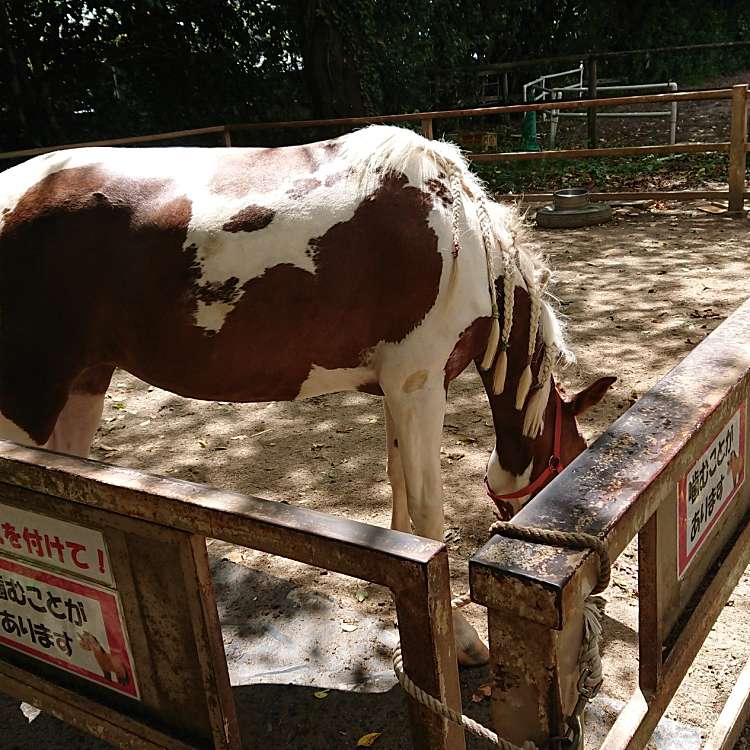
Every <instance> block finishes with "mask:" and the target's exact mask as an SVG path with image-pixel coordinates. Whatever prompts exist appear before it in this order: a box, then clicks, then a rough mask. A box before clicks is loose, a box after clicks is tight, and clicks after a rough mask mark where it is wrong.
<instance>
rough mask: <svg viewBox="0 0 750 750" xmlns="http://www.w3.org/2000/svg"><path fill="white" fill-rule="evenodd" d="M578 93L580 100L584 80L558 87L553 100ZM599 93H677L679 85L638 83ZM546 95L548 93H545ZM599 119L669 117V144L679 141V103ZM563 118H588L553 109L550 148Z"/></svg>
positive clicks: (605, 114)
mask: <svg viewBox="0 0 750 750" xmlns="http://www.w3.org/2000/svg"><path fill="white" fill-rule="evenodd" d="M569 91H572V92H578V98H579V99H580V98H581V97H582V95H583V92H584V91H586V88H585V87H584V85H583V78H582V79H581V81H580V82H579V83H574V84H571V85H569V86H556V87H554V88H553V89H552V90H551V98H552V100H553V101H554V100H560V101H561V100H562V99H563V96H564V95H565V93H566V92H569ZM599 91H670V92H676V91H677V84H676V83H675V82H674V81H668V82H666V83H637V84H630V85H622V86H597V92H599ZM545 93H546V92H545ZM596 116H597V117H623V118H627V117H641V118H654V117H668V118H669V143H670V144H672V145H674V144H675V143H676V141H677V102H676V101H673V102H671V104H670V107H669V109H667V110H657V111H651V112H597V113H596ZM561 117H586V113H585V112H561V111H560V110H559V109H553V110H552V111H551V115H550V132H549V144H550V148H554V147H555V142H556V140H557V128H558V124H559V122H560V118H561Z"/></svg>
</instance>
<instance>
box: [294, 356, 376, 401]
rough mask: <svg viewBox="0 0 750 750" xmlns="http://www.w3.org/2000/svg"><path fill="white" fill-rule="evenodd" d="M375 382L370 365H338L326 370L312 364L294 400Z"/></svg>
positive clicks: (353, 389)
mask: <svg viewBox="0 0 750 750" xmlns="http://www.w3.org/2000/svg"><path fill="white" fill-rule="evenodd" d="M374 382H377V376H376V375H375V372H374V371H373V370H372V369H371V368H370V367H339V368H336V369H333V370H327V369H326V368H325V367H320V366H318V365H313V366H312V367H311V368H310V372H309V373H308V375H307V378H306V379H305V382H304V383H302V385H301V386H300V389H299V393H298V394H297V397H296V398H295V401H302V400H303V399H306V398H311V397H312V396H320V395H322V394H324V393H335V392H337V391H356V390H357V389H358V388H360V387H361V386H364V385H367V384H368V383H374Z"/></svg>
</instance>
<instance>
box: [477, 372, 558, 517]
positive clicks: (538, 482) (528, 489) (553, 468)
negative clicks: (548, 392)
mask: <svg viewBox="0 0 750 750" xmlns="http://www.w3.org/2000/svg"><path fill="white" fill-rule="evenodd" d="M553 388H554V385H553ZM561 442H562V400H561V398H560V394H559V393H558V392H557V388H555V439H554V443H553V445H552V455H551V456H550V457H549V462H548V463H547V468H546V469H545V470H544V471H543V472H542V473H541V474H540V475H539V476H538V477H537V478H536V479H535V480H534V481H533V482H531V483H530V484H527V485H526V486H525V487H523V488H522V489H520V490H516V491H515V492H508V493H505V494H498V493H496V492H493V491H492V488H491V487H490V484H489V482H488V481H487V476H486V475H485V477H484V483H485V485H486V487H487V495H488V496H489V497H491V498H492V499H493V500H494V501H495V505H496V506H497V509H498V510H499V511H500V514H501V517H502V518H503V520H504V521H508V520H510V518H511V516H512V515H513V513H512V511H511V509H510V503H506V502H503V501H504V500H516V499H518V498H519V497H524V496H525V495H531V494H533V493H534V492H536V491H537V490H539V489H541V488H542V487H544V485H545V484H546V483H547V482H548V481H549V480H550V479H552V478H553V477H555V476H557V474H559V473H560V472H561V471H562V470H563V469H564V468H565V466H564V465H563V462H562V460H561V458H560V444H561Z"/></svg>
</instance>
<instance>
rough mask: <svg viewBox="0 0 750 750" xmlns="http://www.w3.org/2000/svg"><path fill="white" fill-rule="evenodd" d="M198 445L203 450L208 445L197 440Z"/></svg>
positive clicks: (203, 441)
mask: <svg viewBox="0 0 750 750" xmlns="http://www.w3.org/2000/svg"><path fill="white" fill-rule="evenodd" d="M198 445H200V447H201V448H205V447H206V446H207V445H208V443H207V442H206V441H205V440H202V439H201V440H198Z"/></svg>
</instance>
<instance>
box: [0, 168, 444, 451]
mask: <svg viewBox="0 0 750 750" xmlns="http://www.w3.org/2000/svg"><path fill="white" fill-rule="evenodd" d="M178 187H179V186H177V185H176V184H175V183H174V182H172V181H171V180H168V179H165V180H155V179H141V180H136V179H132V178H124V177H121V176H113V175H111V174H108V173H106V172H105V171H104V170H102V169H98V168H96V167H83V168H75V169H69V170H62V171H60V172H57V173H55V174H54V175H50V176H49V177H47V178H45V179H44V180H42V181H40V182H39V183H38V184H37V185H35V186H34V187H33V188H31V189H30V190H29V191H28V192H27V193H26V194H25V195H24V196H22V198H21V200H20V201H19V203H18V204H17V206H16V208H15V209H14V210H13V211H12V212H11V213H10V214H8V217H7V223H6V225H5V227H4V228H3V230H2V232H1V233H0V323H2V325H1V326H0V351H1V352H2V354H3V356H2V358H0V410H2V412H3V414H4V415H5V416H6V417H8V418H9V419H11V420H12V421H13V422H14V423H15V424H17V425H18V426H19V427H21V429H23V430H25V431H26V432H27V433H28V434H29V435H30V436H31V437H32V439H33V440H34V441H35V442H37V443H40V444H43V443H45V442H46V440H47V439H48V438H49V435H50V433H51V432H52V429H53V427H54V425H55V422H56V420H57V417H58V415H59V413H60V411H61V410H62V408H63V406H64V404H65V402H66V400H67V396H68V393H69V391H70V389H71V386H72V384H73V382H74V381H75V380H76V378H77V377H78V376H79V375H80V373H82V372H84V371H85V370H88V369H89V368H91V367H95V366H97V365H105V364H106V365H108V366H113V365H115V366H119V367H122V368H123V369H125V370H127V371H128V372H131V373H132V374H133V375H135V376H136V377H139V378H141V379H142V380H145V381H147V382H149V383H152V384H154V385H156V386H159V387H161V388H164V389H166V390H169V391H172V392H174V393H178V394H180V395H184V396H189V397H193V398H201V399H208V400H221V401H272V400H290V399H293V398H295V397H296V396H297V395H298V393H299V389H300V386H301V385H302V383H303V382H304V381H305V380H306V378H307V376H308V374H309V372H310V370H311V368H312V365H313V364H317V365H319V366H320V367H324V368H326V369H336V368H351V367H357V366H360V365H361V363H362V362H363V361H364V360H365V359H366V357H367V353H368V352H369V351H370V350H372V348H373V347H375V346H377V344H378V343H380V342H381V341H388V342H399V341H401V340H403V338H404V337H405V336H407V335H408V334H409V333H410V332H411V331H412V330H414V328H416V327H417V326H418V325H419V324H420V322H421V321H422V320H423V319H424V317H425V315H426V314H427V313H428V312H429V310H430V309H431V308H432V306H433V305H434V303H435V300H436V298H437V295H438V291H439V284H440V276H441V271H442V262H443V261H442V257H441V255H440V253H439V252H438V238H437V235H436V234H435V232H434V230H433V229H432V228H431V227H430V225H429V221H428V219H429V212H430V209H431V205H432V200H431V197H430V196H429V195H427V194H425V193H423V192H422V191H421V190H419V189H417V188H415V187H413V186H410V185H408V182H407V179H406V178H405V177H403V176H399V175H390V176H389V177H387V178H386V179H385V180H384V181H383V183H382V185H381V186H380V187H379V189H377V190H376V191H374V192H373V193H372V194H371V195H369V196H368V197H367V198H366V199H364V200H363V201H362V202H361V203H360V204H359V205H358V206H356V210H355V211H354V214H353V216H352V217H351V218H350V219H349V220H348V221H343V222H340V223H338V224H336V225H334V226H332V227H331V228H330V229H329V230H328V231H326V232H325V234H323V235H321V236H320V237H316V238H314V239H312V240H311V241H310V248H311V252H312V257H313V259H314V262H315V266H316V271H315V273H310V272H308V271H306V270H304V269H301V268H299V267H296V266H293V265H291V264H288V263H279V264H277V265H275V266H272V267H270V268H268V269H267V270H266V271H265V272H264V273H263V274H262V275H261V276H258V277H255V278H252V279H250V280H248V281H247V282H245V284H243V285H242V286H241V287H239V285H238V284H237V283H236V282H235V281H234V280H233V279H229V280H227V282H225V283H222V284H219V285H218V286H213V285H212V286H210V287H208V288H203V287H202V286H199V285H198V282H199V280H200V266H199V264H197V263H196V261H195V257H196V249H195V248H192V249H190V250H188V251H186V250H184V249H183V246H184V243H185V239H186V236H187V229H188V225H189V223H190V219H191V203H190V201H189V200H188V199H187V198H186V197H182V196H179V191H178ZM94 192H100V193H104V194H106V195H108V196H109V198H110V200H109V201H107V202H106V203H102V202H101V201H98V200H96V199H95V198H94V197H93V196H92V194H93V193H94ZM175 196H177V197H175ZM112 269H117V273H113V271H112ZM229 294H231V295H232V297H233V301H234V297H235V294H236V295H237V296H238V297H239V298H238V299H237V301H236V304H235V305H234V307H233V309H232V310H231V311H230V312H229V313H228V314H227V316H226V319H225V321H224V324H223V326H222V328H221V330H220V331H218V332H217V333H215V334H213V335H211V336H206V335H205V331H204V330H203V329H202V328H200V327H198V326H196V324H195V313H196V311H197V306H198V302H199V301H205V299H206V298H208V299H210V300H211V301H214V300H217V299H221V298H223V297H224V296H225V295H229ZM279 300H285V301H286V303H285V304H283V305H280V304H279ZM375 387H377V386H376V385H375V384H373V389H374V388H375ZM378 390H379V388H378Z"/></svg>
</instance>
